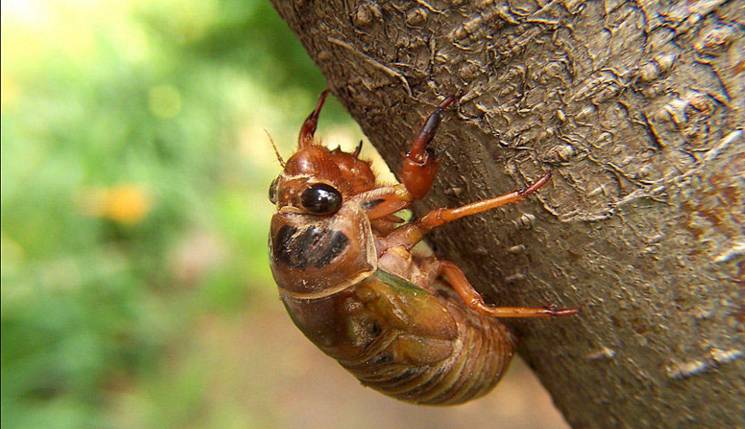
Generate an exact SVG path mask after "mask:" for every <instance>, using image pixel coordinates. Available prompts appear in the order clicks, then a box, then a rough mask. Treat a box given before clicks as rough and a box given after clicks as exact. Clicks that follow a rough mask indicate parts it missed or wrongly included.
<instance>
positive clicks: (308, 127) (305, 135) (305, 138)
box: [298, 89, 329, 148]
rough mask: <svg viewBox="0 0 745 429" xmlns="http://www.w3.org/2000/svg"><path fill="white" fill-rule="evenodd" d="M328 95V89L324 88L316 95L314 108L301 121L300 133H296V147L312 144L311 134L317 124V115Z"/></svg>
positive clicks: (312, 134)
mask: <svg viewBox="0 0 745 429" xmlns="http://www.w3.org/2000/svg"><path fill="white" fill-rule="evenodd" d="M328 95H329V90H328V89H324V90H323V92H321V95H320V96H319V97H318V102H317V103H316V108H315V109H314V110H313V111H312V112H311V113H310V115H308V117H307V118H306V119H305V122H303V126H302V127H300V135H298V147H300V148H303V147H307V146H309V145H311V144H313V136H314V135H315V133H316V127H317V126H318V116H319V115H320V114H321V109H322V108H323V104H324V103H325V102H326V97H327V96H328Z"/></svg>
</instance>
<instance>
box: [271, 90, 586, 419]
mask: <svg viewBox="0 0 745 429" xmlns="http://www.w3.org/2000/svg"><path fill="white" fill-rule="evenodd" d="M327 94H328V91H324V92H323V93H321V96H320V98H319V100H318V103H317V105H316V108H315V110H314V111H313V112H312V113H311V114H310V115H309V116H308V118H307V119H306V120H305V122H304V123H303V125H302V127H301V129H300V135H299V142H298V148H297V151H296V152H295V153H294V154H293V155H292V157H291V158H289V159H288V160H287V162H284V161H283V160H282V158H281V157H280V156H279V153H278V152H277V157H278V159H279V161H280V164H282V166H283V168H284V170H283V171H282V173H281V174H280V175H279V177H277V178H276V179H275V180H274V181H273V182H272V185H271V187H270V190H269V197H270V200H271V201H272V202H273V203H274V204H275V205H276V207H277V212H276V214H274V216H273V217H272V221H271V228H270V237H269V245H270V248H271V257H270V259H271V269H272V273H273V275H274V279H275V280H276V282H277V285H278V287H279V294H280V297H281V300H282V302H283V303H284V305H285V307H286V309H287V311H288V313H289V314H290V317H291V318H292V320H293V322H294V323H295V325H297V327H298V328H300V330H301V331H302V332H303V333H304V334H305V336H306V337H308V338H309V339H310V340H311V341H312V342H313V343H314V344H315V345H316V346H318V347H319V348H320V349H321V350H322V351H323V352H324V353H326V354H327V355H329V356H331V357H332V358H334V359H336V360H337V361H338V362H339V363H340V364H341V365H342V366H343V367H345V368H346V369H347V370H349V371H350V372H351V373H352V374H354V376H355V377H357V379H359V380H360V381H361V382H362V384H364V385H366V386H369V387H372V388H373V389H376V390H378V391H380V392H382V393H384V394H386V395H389V396H392V397H394V398H398V399H401V400H404V401H408V402H413V403H418V404H430V405H449V404H458V403H462V402H465V401H468V400H470V399H473V398H476V397H479V396H481V395H484V394H485V393H487V392H489V391H490V390H491V389H492V388H493V387H494V386H495V385H496V384H497V382H498V381H499V379H500V378H501V376H502V374H503V373H504V371H505V370H506V368H507V366H508V364H509V362H510V359H511V358H512V355H513V353H514V349H515V338H514V337H513V335H512V334H511V333H510V331H509V330H508V329H507V327H506V326H505V325H504V324H503V323H501V322H500V321H499V318H503V317H507V318H509V317H512V318H521V317H556V316H569V315H572V314H575V313H576V310H575V309H570V308H567V309H558V308H554V307H493V306H489V305H487V304H486V303H485V302H484V301H483V299H482V298H481V296H480V295H479V293H478V292H477V291H476V290H475V289H474V288H473V287H472V286H471V284H470V283H469V282H468V280H467V279H466V276H465V275H464V274H463V272H462V271H461V270H460V269H459V268H458V267H457V266H456V265H455V264H454V263H452V262H450V261H446V260H441V259H437V258H435V257H433V256H423V255H419V254H417V252H416V251H413V250H412V248H413V247H414V245H416V244H417V243H418V242H419V241H420V240H422V238H423V237H424V235H425V234H426V233H427V232H428V231H430V230H432V229H433V228H436V227H438V226H440V225H443V224H446V223H448V222H452V221H455V220H457V219H460V218H462V217H465V216H470V215H474V214H477V213H481V212H484V211H487V210H491V209H494V208H496V207H500V206H503V205H505V204H510V203H515V202H518V201H520V200H523V199H524V198H526V197H527V196H529V195H530V194H532V193H534V192H536V191H537V190H538V189H540V188H541V187H543V186H544V185H545V184H546V183H547V182H548V181H549V179H550V177H551V175H550V173H548V174H546V175H544V176H543V177H541V178H540V179H539V180H538V181H536V182H535V183H534V184H532V185H531V186H529V187H527V188H525V189H522V190H519V191H516V192H512V193H509V194H506V195H503V196H500V197H496V198H492V199H488V200H484V201H479V202H476V203H473V204H468V205H465V206H462V207H458V208H454V209H445V208H439V209H436V210H433V211H431V212H429V213H427V214H426V215H424V216H422V217H421V218H419V219H418V220H416V221H412V222H408V223H404V222H403V221H402V220H401V219H400V218H398V217H396V216H395V213H396V212H398V211H400V210H402V209H405V208H407V207H409V206H410V205H411V204H412V203H413V202H414V201H415V200H418V199H421V198H422V197H424V196H425V194H427V192H428V191H429V189H430V187H431V186H432V182H433V179H434V177H435V172H436V169H437V162H436V160H435V156H434V153H433V151H432V150H431V149H430V148H429V147H428V146H429V144H430V142H431V141H432V139H433V137H434V135H435V131H436V130H437V128H438V126H439V124H440V122H441V120H442V116H443V114H444V112H445V111H446V109H447V108H448V107H450V106H451V105H452V104H453V103H454V102H455V98H454V97H448V98H446V99H445V100H444V101H443V102H442V103H440V105H439V106H438V107H437V108H436V109H435V110H434V111H433V112H432V114H431V115H430V116H429V117H428V118H427V120H426V121H425V123H424V125H423V126H422V128H421V130H420V131H419V133H418V134H417V136H416V137H415V138H414V140H413V142H412V143H411V147H410V149H409V151H408V152H407V153H406V155H405V158H404V160H403V167H402V169H401V171H400V175H399V177H400V179H401V183H400V184H397V185H392V186H382V185H377V184H376V180H375V175H374V174H373V172H372V170H371V169H370V165H369V163H368V162H367V161H364V160H361V159H360V158H359V153H360V148H361V147H359V146H358V147H357V149H356V150H355V151H354V152H353V153H346V152H343V151H341V150H340V149H338V148H337V149H336V150H329V149H327V148H325V147H323V146H321V145H320V144H317V143H316V142H314V134H315V131H316V124H317V122H318V117H319V114H320V111H321V108H322V107H323V104H324V101H325V99H326V96H327ZM275 149H276V148H275Z"/></svg>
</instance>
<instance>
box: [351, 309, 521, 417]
mask: <svg viewBox="0 0 745 429" xmlns="http://www.w3.org/2000/svg"><path fill="white" fill-rule="evenodd" d="M430 296H431V297H432V298H433V299H435V300H436V301H439V304H440V305H441V306H442V310H443V311H445V312H447V313H448V315H449V318H451V319H452V322H451V323H454V325H455V326H456V327H457V331H456V332H455V335H454V336H453V337H452V338H450V339H442V338H440V339H438V338H432V337H427V336H422V335H418V336H417V335H412V334H411V333H410V332H406V330H405V328H404V329H401V328H400V327H395V326H387V327H385V328H384V329H383V330H382V333H381V335H380V336H379V337H378V338H377V339H376V340H375V341H374V342H373V343H371V344H370V345H369V346H368V347H367V349H366V350H365V352H364V353H363V354H362V355H360V356H358V357H356V358H354V359H348V360H346V359H338V360H339V363H340V364H341V365H342V366H344V367H345V368H347V369H348V370H349V371H350V372H352V374H354V376H355V377H357V379H359V380H360V382H362V384H364V385H366V386H369V387H371V388H373V389H376V390H378V391H380V392H382V393H384V394H386V395H388V396H392V397H394V398H398V399H401V400H404V401H408V402H414V403H418V404H429V405H452V404H459V403H463V402H466V401H468V400H470V399H473V398H476V397H479V396H481V395H484V394H486V393H487V392H489V391H490V390H491V389H492V388H493V387H494V386H495V385H496V384H497V382H498V381H499V379H500V378H501V377H502V374H503V373H504V372H505V370H506V369H507V366H508V365H509V362H510V360H511V358H512V355H513V350H514V340H513V338H512V336H511V334H510V333H509V331H508V330H507V329H506V327H505V326H504V325H503V324H501V323H500V322H498V321H497V320H495V319H493V318H487V317H484V316H480V315H478V314H476V313H474V312H472V311H469V310H467V309H464V308H463V307H462V306H461V305H460V303H456V302H451V301H450V300H451V299H452V298H445V297H440V296H437V297H435V296H432V295H430ZM456 299H457V298H456ZM399 310H400V309H399ZM436 359H439V360H436Z"/></svg>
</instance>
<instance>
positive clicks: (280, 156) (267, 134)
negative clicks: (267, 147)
mask: <svg viewBox="0 0 745 429" xmlns="http://www.w3.org/2000/svg"><path fill="white" fill-rule="evenodd" d="M264 132H265V133H266V136H267V137H269V142H270V143H271V144H272V148H273V149H274V155H276V156H277V161H279V165H281V166H282V168H285V160H284V159H282V155H280V154H279V149H278V148H277V145H276V144H275V143H274V139H273V138H272V135H271V134H269V131H267V130H266V128H265V129H264Z"/></svg>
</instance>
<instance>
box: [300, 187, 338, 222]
mask: <svg viewBox="0 0 745 429" xmlns="http://www.w3.org/2000/svg"><path fill="white" fill-rule="evenodd" d="M300 203H301V204H302V205H303V207H304V208H305V209H306V210H308V211H309V212H311V213H313V214H317V215H327V214H333V213H336V212H337V211H338V210H339V208H340V207H341V194H340V193H339V191H337V190H336V189H335V188H334V187H333V186H331V185H327V184H325V183H316V184H315V185H312V186H311V187H309V188H308V189H306V190H304V191H303V193H302V195H300Z"/></svg>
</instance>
